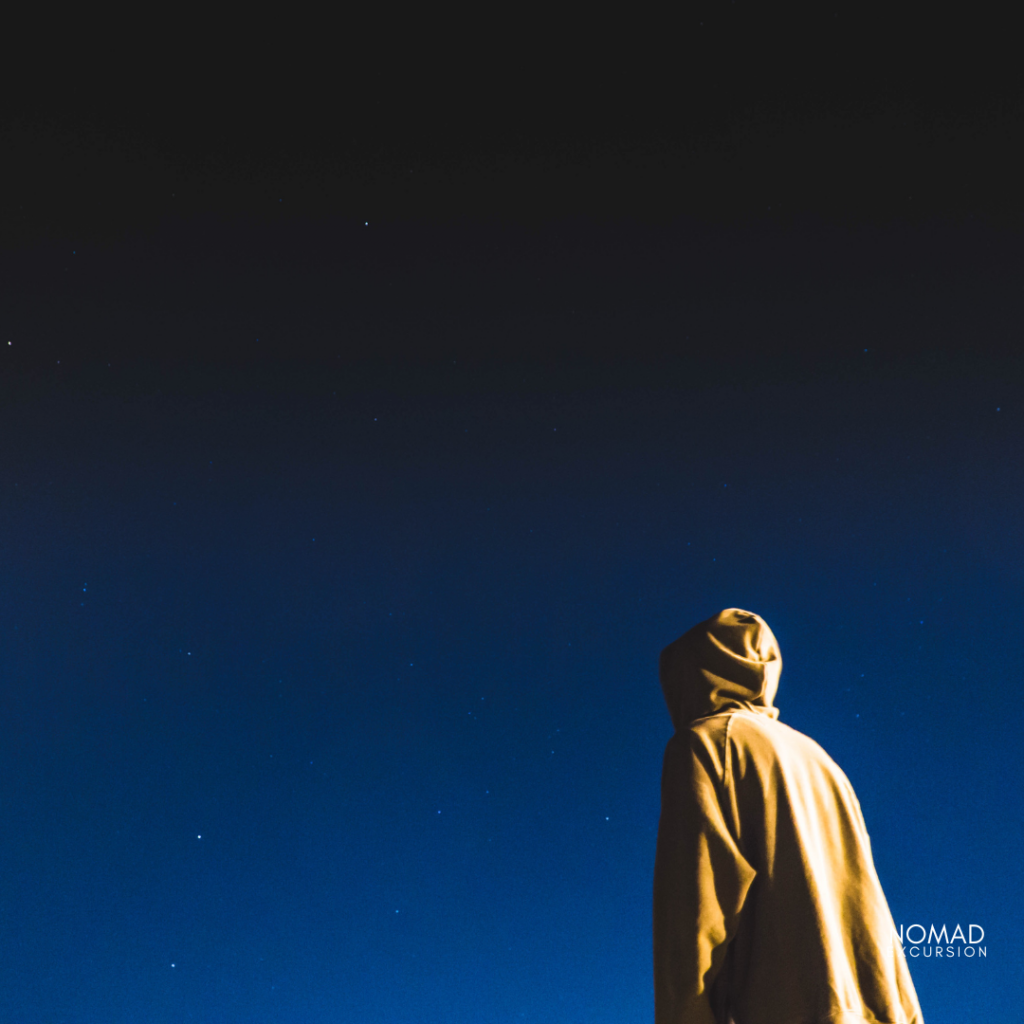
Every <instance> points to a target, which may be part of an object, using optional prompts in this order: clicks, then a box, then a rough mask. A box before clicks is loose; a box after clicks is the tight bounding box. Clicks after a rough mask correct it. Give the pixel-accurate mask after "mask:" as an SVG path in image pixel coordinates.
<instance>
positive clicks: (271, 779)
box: [0, 225, 1024, 1024]
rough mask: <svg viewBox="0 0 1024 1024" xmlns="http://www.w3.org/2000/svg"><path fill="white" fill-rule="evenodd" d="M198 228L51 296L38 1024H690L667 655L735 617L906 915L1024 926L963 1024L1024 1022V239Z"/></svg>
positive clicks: (23, 590)
mask: <svg viewBox="0 0 1024 1024" xmlns="http://www.w3.org/2000/svg"><path fill="white" fill-rule="evenodd" d="M357 227H361V228H363V230H364V233H363V234H360V233H359V231H358V230H357ZM191 230H192V232H193V233H192V234H191V235H190V234H189V233H188V231H184V232H178V233H177V234H174V233H171V234H168V235H165V236H158V237H156V238H153V239H150V240H149V241H148V242H147V243H146V244H145V245H142V246H139V245H136V246H135V247H134V248H133V247H132V246H131V245H127V244H126V245H122V246H121V247H116V246H115V247H113V248H111V247H107V248H102V247H99V246H90V245H88V244H87V245H85V246H84V247H82V248H80V249H79V248H74V249H72V251H70V252H67V251H64V250H63V249H62V248H61V246H60V245H59V244H57V243H53V244H50V245H44V246H37V247H36V248H34V249H33V250H31V252H29V253H27V254H26V253H21V254H20V255H19V258H18V259H17V260H14V259H13V258H12V259H11V260H9V263H8V266H7V270H6V280H8V281H9V282H13V283H12V284H11V285H10V287H9V290H8V292H7V295H6V302H7V306H6V308H7V309H8V310H9V314H8V323H7V328H8V330H9V331H10V334H11V338H10V340H11V342H12V344H11V345H10V346H7V345H5V346H4V347H5V348H6V349H7V351H6V352H0V357H5V358H7V359H8V363H7V366H6V369H5V371H4V378H3V387H4V393H3V403H2V411H0V438H2V442H0V443H2V461H0V466H2V504H0V517H2V519H0V522H2V536H3V543H2V547H0V559H2V562H0V565H2V568H0V573H2V579H3V588H2V598H0V600H2V604H0V662H2V665H3V678H4V684H3V690H2V701H3V714H2V716H0V730H2V738H0V758H2V764H0V806H2V808H3V819H4V821H5V823H6V824H5V829H4V836H3V842H2V846H0V850H2V865H3V867H2V875H0V884H2V890H0V914H2V933H3V935H4V955H3V957H2V958H0V976H2V978H0V1007H2V1017H3V1019H4V1020H9V1021H12V1022H22V1021H24V1022H36V1021H52V1022H56V1021H67V1022H69V1024H70V1022H75V1024H78V1022H81V1024H86V1022H90V1024H92V1022H96V1024H101V1022H102V1024H115V1022H117V1024H120V1022H128V1021H147V1022H157V1021H187V1020H197V1021H210V1022H220V1021H224V1022H263V1021H279V1022H311V1024H312V1022H320V1021H324V1022H333V1021H349V1020H351V1021H360V1022H373V1021H381V1022H384V1021H388V1022H397V1021H409V1022H414V1021H415V1022H421V1021H466V1022H487V1021H494V1022H504V1021H508V1022H515V1021H531V1020H532V1021H540V1022H557V1021H637V1022H640V1021H648V1020H650V1019H651V1016H652V984H651V949H650V920H651V909H650V896H651V880H652V867H653V854H654V842H655V835H656V828H657V819H658V800H659V772H660V761H661V755H662V751H663V748H664V744H665V742H666V741H667V739H668V737H669V735H670V732H671V726H670V722H669V718H668V714H667V712H666V710H665V708H664V706H663V703H662V698H661V694H660V690H659V686H658V680H657V672H656V666H657V656H658V652H659V651H660V649H661V648H662V647H663V646H664V645H665V644H667V643H668V642H670V641H671V640H673V639H674V638H675V637H677V636H678V635H679V634H680V633H681V632H683V631H684V630H685V629H687V628H688V627H689V626H691V625H692V624H693V623H695V622H696V621H698V620H700V619H702V618H705V617H707V616H709V615H711V614H713V613H714V612H715V611H717V610H719V609H720V608H722V607H726V606H730V605H738V606H740V607H744V608H749V609H752V610H754V611H757V612H758V613H760V614H761V615H763V616H764V617H765V618H766V620H767V621H768V622H769V624H770V625H771V626H772V628H773V630H774V631H775V632H776V635H777V636H778V638H779V642H780V645H781V648H782V652H783V659H784V670H783V675H782V681H781V687H780V691H779V697H778V704H779V706H780V708H781V716H782V720H783V721H785V722H787V723H788V724H790V725H792V726H794V727H796V728H798V729H801V730H803V731H805V732H807V733H808V734H809V735H811V736H813V737H814V738H815V739H817V740H818V741H819V742H821V743H822V744H823V746H824V747H825V748H826V749H827V750H828V751H829V753H830V754H832V756H833V757H834V758H835V759H836V760H837V761H838V763H839V764H840V765H841V766H842V767H843V769H844V770H845V771H846V772H847V774H848V775H849V777H850V779H851V781H852V782H853V784H854V786H855V788H856V790H857V792H858V794H859V797H860V800H861V803H862V806H863V809H864V814H865V817H866V820H867V824H868V828H869V831H870V834H871V836H872V842H873V849H874V852H875V856H876V861H877V867H878V870H879V874H880V876H881V878H882V882H883V885H884V888H885V891H886V893H887V895H888V897H889V900H890V903H891V906H892V910H893V914H894V916H895V919H896V921H897V923H902V924H903V925H909V924H911V923H914V922H919V923H924V924H925V925H926V927H927V926H929V925H930V924H932V923H934V924H936V926H941V925H942V924H943V923H945V924H947V925H949V928H950V930H952V928H953V926H954V925H955V924H956V923H960V924H961V925H962V926H963V928H964V929H966V927H967V925H968V924H969V923H975V924H980V925H981V926H982V927H983V928H984V929H985V934H986V942H985V945H986V946H987V950H988V957H987V959H985V960H982V961H977V960H976V961H972V962H966V961H963V960H961V961H955V962H953V963H947V962H935V961H934V960H931V961H924V960H921V961H915V962H914V963H913V964H912V973H913V977H914V980H915V983H916V985H917V987H918V992H919V996H920V999H921V1002H922V1005H923V1008H924V1011H925V1015H926V1020H928V1021H929V1024H963V1022H965V1021H981V1020H993V1019H1006V1013H1007V999H1008V998H1010V997H1011V995H1012V994H1013V993H1015V992H1019V989H1020V967H1019V959H1020V956H1021V953H1022V952H1024V951H1022V948H1021V943H1020V939H1019V936H1018V934H1017V924H1016V918H1017V914H1016V910H1015V908H1016V907H1017V906H1019V900H1020V896H1021V893H1020V881H1019V871H1018V861H1019V847H1020V842H1021V838H1022V837H1021V825H1020V823H1021V820H1022V810H1024V807H1022V798H1021V795H1020V788H1019V786H1018V784H1017V780H1018V779H1019V778H1020V776H1021V747H1020V744H1019V737H1018V734H1017V733H1018V726H1017V718H1016V715H1015V714H1014V713H1013V707H1014V702H1015V697H1014V694H1013V687H1014V679H1015V676H1016V671H1017V661H1018V652H1017V647H1018V638H1019V633H1020V626H1019V620H1020V618H1021V614H1022V610H1024V609H1022V598H1024V594H1022V582H1024V580H1022V573H1021V564H1022V562H1021V559H1022V555H1024V551H1022V541H1021V536H1020V529H1019V510H1020V507H1021V498H1022V483H1024V480H1022V470H1021V463H1020V458H1019V453H1020V451H1021V445H1022V443H1024V407H1022V406H1021V403H1020V400H1019V396H1020V386H1021V385H1020V364H1019V362H1018V361H1016V360H1015V358H1011V357H1007V356H1003V355H1001V354H999V343H1000V341H1001V340H1002V339H1003V338H1004V337H1006V336H1015V335H1016V334H1019V323H1020V305H1019V301H1020V300H1019V290H1015V289H1014V288H1013V287H1012V273H1013V268H1014V267H1015V266H1017V265H1018V263H1017V256H1016V253H1017V247H1018V243H1017V242H1016V241H1014V236H1012V235H1008V234H1006V233H1005V232H1003V233H999V232H991V231H985V230H982V229H980V228H975V229H967V228H961V229H956V230H954V229H952V228H949V229H943V230H938V229H936V230H934V231H933V232H932V233H931V234H930V235H929V234H927V233H926V232H924V231H923V229H921V228H920V227H917V228H915V227H904V228H902V229H899V230H896V229H893V230H890V231H888V232H875V233H872V232H866V233H865V232H861V233H856V232H845V233H844V232H842V231H825V230H820V231H817V232H815V231H812V230H810V229H797V228H794V229H792V230H789V231H784V230H782V229H781V228H777V229H771V230H769V229H759V230H757V231H754V230H752V229H751V230H750V231H748V232H746V233H742V232H739V233H737V231H727V230H725V229H714V228H708V227H703V228H698V227H695V226H691V227H689V228H687V227H686V226H685V225H683V226H676V227H675V228H673V229H672V230H667V229H666V230H664V231H660V232H658V231H646V232H645V231H642V230H640V229H636V228H632V229H627V228H619V229H615V230H613V229H611V228H608V227H604V228H602V227H600V226H594V225H591V226H589V227H584V226H580V225H576V226H575V227H563V228H559V229H557V230H555V229H551V230H549V231H540V230H538V231H535V232H534V233H532V234H531V233H530V232H529V231H511V230H508V231H503V230H499V229H497V228H491V229H487V230H483V229H481V230H478V231H471V230H468V229H467V230H464V231H462V232H461V233H460V232H459V231H444V230H441V229H417V230H413V229H411V228H405V229H403V228H400V227H396V226H394V225H392V226H390V227H388V226H385V227H382V228H381V229H380V230H379V232H377V234H375V235H372V236H371V235H369V234H366V233H365V232H373V231H374V227H373V226H371V227H370V228H366V226H365V225H359V226H356V225H348V226H346V225H335V226H334V227H333V228H330V229H328V228H323V229H318V230H316V231H312V230H310V229H308V228H304V229H302V230H300V229H297V228H296V229H294V230H284V229H281V231H279V233H277V234H272V235H266V236H265V237H264V236H255V235H246V236H245V238H243V239H242V241H239V232H238V229H237V228H231V227H228V228H218V229H214V228H209V227H208V228H207V229H205V234H204V233H202V232H200V231H199V229H198V228H196V227H193V229H191ZM268 230H269V229H268ZM332 232H333V234H332ZM371 237H372V241H371V240H370V239H371ZM260 238H262V242H261V241H260ZM331 238H333V239H334V243H333V244H334V249H333V250H332V246H331V244H329V242H330V239H331ZM261 246H262V247H261ZM360 247H362V248H360ZM66 248H69V249H71V247H70V246H68V247H66ZM298 251H302V252H305V253H307V254H313V255H311V256H309V257H308V259H307V262H306V263H305V264H302V263H301V261H299V262H298V263H296V262H295V257H294V254H295V253H296V252H298ZM243 252H244V254H245V255H243ZM332 252H333V255H331V253H332ZM702 253H703V254H705V258H704V259H703V260H702V259H700V258H698V257H699V256H700V254H702ZM986 254H987V255H986ZM65 267H66V268H68V269H63V268H65ZM289 267H290V268H291V269H290V270H289V269H288V268H289ZM154 268H157V269H154ZM19 275H21V276H19ZM61 275H64V276H61ZM274 282H276V283H277V287H276V291H275V290H274ZM528 282H532V283H528ZM673 282H674V285H672V283H673ZM1008 282H1009V283H1008ZM670 285H672V287H670ZM389 296H390V298H388V297H389ZM659 297H660V298H659ZM375 311H376V312H375ZM417 322H419V323H421V324H426V325H428V326H427V327H426V328H424V330H427V331H429V338H431V339H432V341H433V345H432V346H431V347H429V350H428V349H424V350H423V351H422V352H421V355H422V356H423V358H422V360H421V362H420V363H416V362H415V361H414V360H413V359H412V355H411V352H410V350H409V349H404V350H403V349H402V347H401V344H400V340H401V338H402V337H404V336H405V335H404V334H403V332H410V331H413V330H414V329H415V325H416V324H417ZM261 328H263V329H261ZM147 330H148V331H151V332H152V333H151V335H150V337H151V338H152V339H153V341H152V343H151V347H147V346H145V345H140V346H138V347H137V348H136V349H132V347H131V344H130V342H131V339H132V338H138V337H140V336H144V335H140V333H139V332H145V331H147ZM76 331H77V332H78V333H77V335H76ZM304 331H305V332H307V338H308V336H315V337H317V338H318V339H319V340H318V341H317V344H316V345H312V344H306V346H305V347H303V346H302V343H301V341H302V338H303V334H302V332H304ZM317 332H319V333H317ZM225 335H228V336H230V338H232V339H235V343H233V344H232V345H231V346H226V347H225V346H224V345H223V344H221V345H220V347H218V339H220V340H221V341H222V340H223V337H224V336H225ZM243 336H245V337H250V336H251V346H252V347H251V348H248V347H246V346H244V345H243V346H239V345H238V344H237V339H238V338H241V337H243ZM558 336H561V337H562V339H563V342H564V344H563V346H562V348H561V349H559V350H558V351H557V352H554V353H550V352H549V353H548V354H547V358H546V356H545V351H544V346H545V344H546V342H545V340H544V339H545V338H552V337H558ZM76 337H77V338H78V340H77V342H76ZM175 337H179V338H181V339H182V342H181V344H182V349H181V351H182V352H184V355H182V354H181V352H179V351H178V350H177V349H176V347H175V345H174V344H173V341H174V339H175ZM257 337H259V338H260V340H259V342H258V343H257V341H256V338H257ZM474 337H477V338H479V337H483V338H491V339H494V342H493V352H495V353H496V355H495V357H494V358H493V359H492V360H491V361H487V360H486V359H484V358H483V357H482V356H480V355H479V352H478V353H477V358H476V361H474V360H473V358H472V356H473V352H474V350H473V346H472V339H473V338H474ZM353 338H355V339H357V340H359V343H360V344H365V345H367V346H370V347H374V346H375V348H374V351H378V352H383V353H385V356H387V354H388V353H391V361H390V362H389V361H388V359H387V358H384V359H383V360H378V361H377V362H373V363H368V362H365V361H363V362H360V360H359V359H358V358H357V354H358V351H359V350H358V349H353V347H352V346H353V344H354V342H353V341H352V339H353ZM296 339H299V340H298V341H296ZM332 339H333V340H334V342H335V347H336V349H337V351H335V350H334V349H333V348H332V347H331V340H332ZM396 339H397V340H396ZM588 339H603V341H602V343H601V344H598V343H597V342H595V343H594V346H593V350H592V351H589V352H588V350H587V340H588ZM609 339H611V341H616V339H617V347H614V346H612V344H611V341H610V340H609ZM636 339H639V340H636ZM652 339H654V340H652ZM821 339H826V340H825V341H822V340H821ZM3 340H4V341H5V342H6V341H7V340H8V338H7V337H6V336H5V337H4V338H3ZM634 343H635V344H636V345H637V346H638V347H636V348H633V347H632V345H633V344H634ZM204 345H206V346H208V349H207V351H208V353H213V354H208V355H207V356H206V357H204V355H203V353H204ZM257 345H259V346H266V348H257ZM972 345H974V346H975V351H974V352H973V353H972ZM289 346H291V347H289ZM133 352H134V355H133ZM517 352H519V353H523V355H522V357H521V358H519V359H518V360H517V359H516V358H515V356H516V353H517ZM232 353H233V354H234V355H233V356H232V355H231V354H232ZM424 353H425V354H424ZM108 356H109V357H110V358H108ZM428 356H429V358H428ZM449 356H450V357H451V358H449ZM58 359H60V360H61V362H60V364H58V363H57V360H58ZM132 359H134V362H133V361H132ZM119 360H120V363H119V362H118V361H119ZM460 360H462V363H460ZM467 360H468V362H469V364H470V365H469V367H468V368H466V367H465V366H464V363H465V362H466V361H467ZM108 364H109V365H108ZM200 837H201V838H200Z"/></svg>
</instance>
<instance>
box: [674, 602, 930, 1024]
mask: <svg viewBox="0 0 1024 1024" xmlns="http://www.w3.org/2000/svg"><path fill="white" fill-rule="evenodd" d="M781 670H782V658H781V656H780V654H779V647H778V644H777V643H776V641H775V637H774V636H773V635H772V631H771V630H770V629H769V628H768V626H767V624H766V623H765V622H764V620H763V619H761V618H760V617H759V616H757V615H754V614H753V613H752V612H745V611H742V610H741V609H739V608H727V609H726V610H725V611H723V612H720V613H719V614H718V615H716V616H714V618H711V619H708V621H707V622H702V623H700V625H698V626H694V627H693V629H691V630H690V631H689V632H688V633H686V634H684V635H683V636H682V637H680V638H679V639H678V640H676V641H675V643H672V644H670V645H669V646H668V647H666V648H665V650H664V651H662V653H661V661H660V672H661V686H662V690H663V692H664V694H665V701H666V703H667V704H668V708H669V712H670V713H671V715H672V721H673V724H674V725H675V727H676V733H675V735H674V736H673V737H672V739H671V740H669V743H668V747H667V748H666V750H665V762H664V770H663V774H662V783H661V822H660V824H659V826H658V849H657V856H656V859H655V866H654V1006H655V1011H654V1016H655V1022H656V1024H728V1022H735V1024H861V1022H864V1021H867V1022H870V1024H880V1022H885V1024H920V1022H921V1008H920V1006H919V1005H918V1002H917V995H916V993H915V992H914V986H913V983H912V982H911V980H910V973H909V971H908V969H907V965H906V961H905V960H904V958H903V953H902V949H901V947H900V942H899V937H898V936H897V935H896V930H895V927H894V926H893V920H892V915H891V914H890V913H889V907H888V904H887V903H886V900H885V896H884V894H883V893H882V887H881V884H880V883H879V881H878V876H877V875H876V874H875V868H874V863H873V862H872V859H871V845H870V842H869V840H868V833H867V829H866V828H865V827H864V818H863V816H862V815H861V810H860V804H859V803H858V802H857V797H856V796H855V794H854V792H853V788H852V787H851V785H850V783H849V781H848V780H847V778H846V776H845V775H844V774H843V773H842V771H841V770H840V769H839V767H838V766H837V765H836V764H835V762H834V761H833V760H832V759H831V758H830V757H829V756H828V754H826V753H825V751H824V750H822V749H821V747H819V746H818V744H817V743H815V742H814V741H813V740H811V739H809V738H808V737H807V736H804V735H803V734H802V733H799V732H796V730H794V729H790V728H789V727H788V726H786V725H783V724H781V723H780V722H779V721H777V719H778V716H779V712H778V709H777V708H776V707H774V706H773V701H774V699H775V692H776V690H777V688H778V684H779V675H780V673H781Z"/></svg>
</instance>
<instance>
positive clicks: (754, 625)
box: [658, 608, 782, 729]
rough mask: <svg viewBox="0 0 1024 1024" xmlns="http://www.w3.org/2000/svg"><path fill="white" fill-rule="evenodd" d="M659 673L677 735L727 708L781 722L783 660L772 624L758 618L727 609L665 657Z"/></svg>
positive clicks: (698, 627)
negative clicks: (779, 694) (775, 702)
mask: <svg viewBox="0 0 1024 1024" xmlns="http://www.w3.org/2000/svg"><path fill="white" fill-rule="evenodd" d="M658 669H659V673H660V675H661V690H662V693H664V695H665V703H666V704H668V710H669V714H671V716H672V724H673V725H674V726H675V727H676V729H685V728H686V727H687V726H688V725H689V724H690V723H691V722H692V721H694V720H695V719H698V718H704V717H706V716H707V715H713V714H716V713H717V712H719V711H723V710H725V709H726V708H745V709H747V710H748V711H759V712H761V713H762V714H767V715H769V716H770V717H772V718H778V717H779V711H778V708H776V707H773V705H772V701H773V700H774V699H775V691H776V690H777V689H778V688H779V675H780V674H781V672H782V655H781V654H780V653H779V645H778V642H777V641H776V639H775V636H774V634H773V633H772V631H771V630H770V629H769V628H768V624H767V623H766V622H765V621H764V619H762V618H761V616H760V615H755V614H754V613H753V612H745V611H743V609H742V608H726V609H725V611H721V612H719V613H718V614H717V615H715V616H713V617H712V618H710V619H708V620H707V621H706V622H701V623H699V624H698V625H696V626H694V627H693V629H691V630H689V631H687V632H686V633H684V634H683V635H682V636H681V637H680V638H679V639H678V640H676V641H675V642H674V643H671V644H669V645H668V647H666V648H665V650H663V651H662V652H661V658H660V660H659V662H658Z"/></svg>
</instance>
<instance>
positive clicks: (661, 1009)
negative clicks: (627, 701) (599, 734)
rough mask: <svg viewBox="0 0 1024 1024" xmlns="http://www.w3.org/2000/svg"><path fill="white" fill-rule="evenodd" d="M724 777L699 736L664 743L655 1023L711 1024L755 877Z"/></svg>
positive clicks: (657, 865) (677, 737)
mask: <svg viewBox="0 0 1024 1024" xmlns="http://www.w3.org/2000/svg"><path fill="white" fill-rule="evenodd" d="M722 774H723V773H722V770H721V765H720V763H719V759H718V757H717V756H716V753H715V751H714V750H713V749H712V748H710V747H709V746H708V745H706V743H705V742H704V738H703V737H702V736H698V735H697V734H696V733H693V732H689V731H688V732H687V733H684V734H682V735H680V734H679V733H677V734H676V735H675V736H674V737H673V738H672V739H671V740H670V741H669V744H668V747H667V748H666V750H665V761H664V767H663V771H662V780H661V821H660V823H659V826H658V846H657V854H656V857H655V863H654V1018H655V1024H716V1022H715V1013H714V1011H713V1009H712V1000H711V995H710V993H711V988H712V985H713V984H714V981H715V978H716V976H717V975H718V973H719V971H720V970H721V968H722V964H723V961H724V959H725V954H726V950H727V947H728V944H729V942H730V941H731V939H732V938H733V936H734V935H735V933H736V926H737V923H738V920H739V915H740V911H741V910H742V909H743V904H744V901H745V899H746V896H747V890H748V889H749V888H750V885H751V883H752V882H753V880H754V876H755V871H754V869H753V868H752V867H751V865H750V864H749V863H748V862H747V860H746V859H745V858H744V857H743V854H742V853H741V852H740V849H739V847H738V846H737V844H736V841H735V839H734V838H733V834H732V832H731V830H730V828H729V827H728V824H727V819H726V808H725V807H723V805H722V800H721V799H720V794H721V793H722V791H723V783H722Z"/></svg>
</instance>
